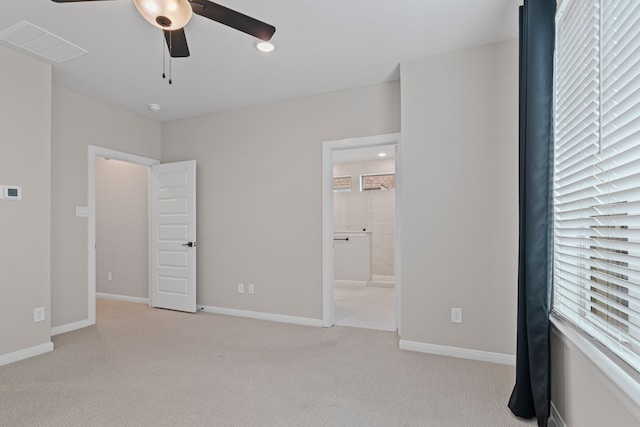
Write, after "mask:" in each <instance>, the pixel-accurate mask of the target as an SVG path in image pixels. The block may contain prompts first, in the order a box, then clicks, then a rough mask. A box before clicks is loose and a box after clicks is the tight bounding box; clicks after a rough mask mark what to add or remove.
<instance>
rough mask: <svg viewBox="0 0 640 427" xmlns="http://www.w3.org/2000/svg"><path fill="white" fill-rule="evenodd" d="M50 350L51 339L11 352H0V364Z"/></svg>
mask: <svg viewBox="0 0 640 427" xmlns="http://www.w3.org/2000/svg"><path fill="white" fill-rule="evenodd" d="M50 351H53V343H52V342H51V341H49V342H47V343H44V344H40V345H36V346H33V347H29V348H25V349H22V350H18V351H14V352H12V353H7V354H0V366H4V365H8V364H9V363H14V362H18V361H20V360H24V359H28V358H30V357H34V356H39V355H41V354H44V353H48V352H50Z"/></svg>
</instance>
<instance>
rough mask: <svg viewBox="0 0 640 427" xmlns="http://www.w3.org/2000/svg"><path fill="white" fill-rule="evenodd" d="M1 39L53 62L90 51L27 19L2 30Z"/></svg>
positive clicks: (60, 61) (56, 62)
mask: <svg viewBox="0 0 640 427" xmlns="http://www.w3.org/2000/svg"><path fill="white" fill-rule="evenodd" d="M0 41H1V42H3V43H5V44H7V45H9V46H11V47H15V48H17V49H19V50H22V51H24V52H27V53H29V54H31V55H34V56H36V57H38V58H41V59H44V60H45V61H47V62H51V63H53V64H61V63H63V62H65V61H68V60H70V59H73V58H77V57H78V56H81V55H84V54H86V53H88V51H87V50H85V49H83V48H81V47H79V46H76V45H75V44H73V43H70V42H68V41H66V40H65V39H63V38H61V37H58V36H56V35H55V34H51V33H50V32H49V31H46V30H43V29H42V28H40V27H38V26H35V25H33V24H32V23H30V22H27V21H22V22H19V23H17V24H16V25H13V26H11V27H9V28H7V29H6V30H3V31H2V32H0Z"/></svg>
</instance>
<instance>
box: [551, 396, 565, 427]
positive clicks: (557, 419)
mask: <svg viewBox="0 0 640 427" xmlns="http://www.w3.org/2000/svg"><path fill="white" fill-rule="evenodd" d="M549 427H567V424H565V422H564V420H563V419H562V415H560V412H558V408H556V405H554V404H553V402H551V416H550V417H549Z"/></svg>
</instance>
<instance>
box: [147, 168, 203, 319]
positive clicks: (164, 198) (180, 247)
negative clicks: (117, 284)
mask: <svg viewBox="0 0 640 427" xmlns="http://www.w3.org/2000/svg"><path fill="white" fill-rule="evenodd" d="M150 194H151V248H150V249H151V252H150V253H151V259H150V269H151V272H150V278H151V293H150V305H151V306H152V307H159V308H168V309H171V310H179V311H187V312H191V313H195V311H196V162H195V160H190V161H186V162H176V163H165V164H159V165H153V166H152V167H151V188H150Z"/></svg>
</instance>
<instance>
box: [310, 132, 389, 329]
mask: <svg viewBox="0 0 640 427" xmlns="http://www.w3.org/2000/svg"><path fill="white" fill-rule="evenodd" d="M391 144H395V145H396V191H395V197H396V200H395V221H394V222H395V232H394V238H395V242H394V273H395V279H396V284H395V290H396V327H397V328H398V332H399V333H400V331H401V329H400V307H401V304H400V295H401V292H400V291H401V277H400V272H401V269H400V266H401V262H400V261H401V258H400V255H401V254H400V237H401V235H400V229H401V227H400V218H401V216H400V215H399V214H400V192H401V191H402V170H401V167H400V164H401V162H400V151H401V150H400V134H399V133H390V134H386V135H376V136H368V137H363V138H350V139H341V140H337V141H324V142H323V143H322V325H323V326H324V327H330V326H333V324H334V323H333V152H334V151H338V150H351V149H354V148H364V147H376V146H383V145H391Z"/></svg>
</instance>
